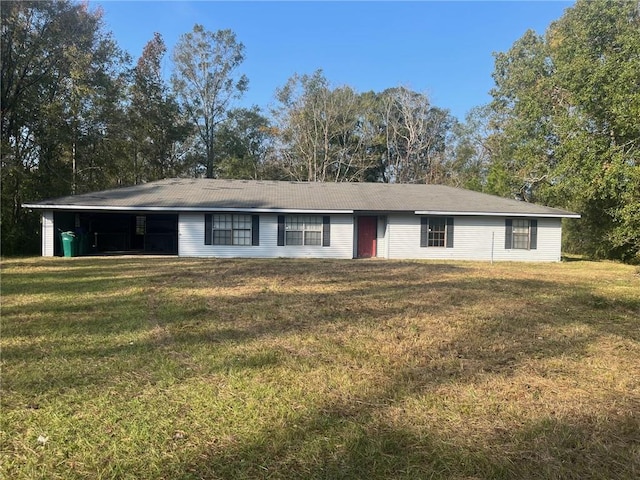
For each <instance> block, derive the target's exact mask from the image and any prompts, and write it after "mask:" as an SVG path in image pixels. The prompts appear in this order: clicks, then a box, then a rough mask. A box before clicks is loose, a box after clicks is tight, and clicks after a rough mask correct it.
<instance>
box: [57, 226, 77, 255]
mask: <svg viewBox="0 0 640 480" xmlns="http://www.w3.org/2000/svg"><path fill="white" fill-rule="evenodd" d="M60 237H61V238H62V251H63V253H64V256H65V257H75V256H77V255H78V242H77V237H76V234H75V233H73V232H62V233H61V234H60Z"/></svg>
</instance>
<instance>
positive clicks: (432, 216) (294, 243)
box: [24, 179, 580, 262]
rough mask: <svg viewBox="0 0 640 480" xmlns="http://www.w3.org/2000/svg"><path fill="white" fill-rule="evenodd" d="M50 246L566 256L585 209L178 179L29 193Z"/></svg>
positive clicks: (427, 193)
mask: <svg viewBox="0 0 640 480" xmlns="http://www.w3.org/2000/svg"><path fill="white" fill-rule="evenodd" d="M24 207H26V208H30V209H37V210H39V211H41V215H42V255H44V256H54V255H60V254H61V253H62V248H61V242H60V235H59V232H61V231H69V230H71V231H75V232H76V234H78V237H79V238H80V239H81V240H80V241H79V242H80V243H81V245H80V254H86V255H91V254H109V253H111V254H117V253H153V254H167V255H179V256H181V257H262V258H277V257H315V258H367V257H379V258H389V259H451V260H487V261H489V260H491V261H493V260H495V261H504V260H513V261H536V262H557V261H560V248H561V236H562V235H561V233H562V225H561V220H562V219H563V218H580V215H578V214H575V213H572V212H568V211H565V210H559V209H556V208H549V207H545V206H540V205H535V204H531V203H526V202H521V201H517V200H511V199H505V198H501V197H496V196H493V195H486V194H483V193H478V192H474V191H469V190H463V189H459V188H453V187H447V186H443V185H417V184H409V185H408V184H382V183H306V182H277V181H254V180H217V179H215V180H214V179H169V180H160V181H157V182H151V183H146V184H143V185H136V186H133V187H126V188H117V189H113V190H106V191H102V192H96V193H87V194H83V195H74V196H69V197H62V198H56V199H52V200H44V201H41V202H34V203H28V204H25V205H24Z"/></svg>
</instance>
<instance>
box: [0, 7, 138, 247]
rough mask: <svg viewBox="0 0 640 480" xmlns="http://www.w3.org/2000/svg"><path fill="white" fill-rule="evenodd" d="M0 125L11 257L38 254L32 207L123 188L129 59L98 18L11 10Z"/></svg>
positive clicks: (63, 10) (5, 235)
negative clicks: (32, 203) (34, 202)
mask: <svg viewBox="0 0 640 480" xmlns="http://www.w3.org/2000/svg"><path fill="white" fill-rule="evenodd" d="M1 15H2V42H1V44H2V47H1V48H2V51H1V54H0V70H1V75H2V77H1V81H0V89H1V99H0V101H1V105H2V115H1V121H0V125H1V127H0V131H1V134H0V135H1V138H0V141H1V145H0V159H1V164H2V169H1V170H2V174H1V175H2V202H1V203H2V207H1V208H2V210H1V211H2V215H1V218H2V248H3V253H5V254H10V253H13V252H28V251H37V249H38V234H37V232H38V231H39V225H38V219H37V216H35V215H33V214H29V213H28V212H26V211H25V210H23V209H22V208H21V205H22V203H23V202H24V201H27V200H39V199H42V198H46V197H54V196H59V195H66V194H71V193H80V192H84V191H88V190H95V189H99V188H104V187H106V186H111V185H112V184H113V182H114V181H117V178H118V175H119V172H120V171H121V167H120V165H118V163H117V162H118V159H119V158H120V155H119V149H120V148H121V147H122V138H123V137H122V136H121V133H122V131H121V125H123V123H124V122H123V118H124V116H123V111H122V108H120V105H122V103H123V102H122V100H123V95H124V91H125V90H124V86H125V84H126V83H125V82H126V79H125V77H124V76H123V70H122V68H121V66H122V65H123V62H124V60H125V58H124V56H123V55H122V53H121V52H120V50H119V49H118V48H117V46H116V44H115V43H114V42H113V40H112V39H111V38H110V35H109V34H108V33H106V32H104V30H103V25H102V17H101V12H100V11H90V10H89V9H88V7H87V6H86V5H85V4H77V3H74V2H70V1H65V0H61V1H42V2H40V1H39V2H5V3H3V5H2V9H1Z"/></svg>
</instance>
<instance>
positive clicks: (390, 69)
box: [90, 0, 573, 119]
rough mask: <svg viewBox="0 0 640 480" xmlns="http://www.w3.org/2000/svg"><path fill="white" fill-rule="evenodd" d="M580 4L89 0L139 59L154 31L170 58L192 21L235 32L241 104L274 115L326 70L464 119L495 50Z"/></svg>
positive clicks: (485, 82)
mask: <svg viewBox="0 0 640 480" xmlns="http://www.w3.org/2000/svg"><path fill="white" fill-rule="evenodd" d="M572 4H573V2H566V1H541V0H538V1H529V2H519V1H499V2H484V1H467V2H462V1H439V2H437V1H422V2H417V1H414V2H359V1H352V2H267V1H258V2H242V1H235V2H231V1H228V2H212V1H193V2H188V1H181V2H178V1H173V2H172V1H111V0H103V1H91V2H90V6H92V7H93V8H95V7H98V6H100V7H101V8H102V9H103V11H104V21H105V26H106V29H107V30H110V31H111V32H113V35H114V38H115V40H116V41H117V42H118V44H119V45H120V47H122V48H123V49H124V50H126V51H127V52H129V53H130V54H131V56H132V57H133V59H134V62H135V60H136V59H137V58H138V57H139V56H140V54H141V53H142V48H143V47H144V45H145V44H146V43H147V42H148V41H149V40H150V39H151V38H152V37H153V33H154V32H159V33H160V34H162V36H163V38H164V40H165V43H166V44H167V48H168V53H167V56H166V58H165V69H166V72H165V73H166V74H167V76H168V75H169V74H170V71H171V62H170V54H171V50H172V48H173V46H174V45H175V43H176V42H177V40H178V38H179V37H180V35H182V34H184V33H186V32H189V31H191V29H192V28H193V25H194V24H195V23H200V24H202V25H204V27H205V28H206V29H208V30H212V31H214V30H219V29H231V30H233V31H234V32H235V33H236V35H237V39H238V40H239V41H240V42H242V43H243V44H244V45H245V53H246V59H245V61H244V63H243V65H242V68H241V71H242V73H245V74H246V75H247V77H248V78H249V90H248V92H247V93H246V94H245V96H244V98H243V100H242V101H240V102H239V104H238V106H250V105H258V106H259V107H261V108H262V109H263V111H265V113H266V112H268V109H269V107H270V106H272V105H273V104H274V93H275V90H276V88H278V87H281V86H283V85H284V84H285V83H286V81H287V80H288V79H289V78H290V77H291V76H292V75H293V74H294V73H299V74H305V73H313V72H314V71H315V70H317V69H319V68H321V69H322V70H323V71H324V74H325V76H326V77H327V79H328V80H329V81H330V82H331V84H332V85H333V86H340V85H350V86H351V87H353V88H354V89H355V90H356V91H358V92H365V91H369V90H373V91H376V92H380V91H382V90H384V89H386V88H390V87H395V86H399V85H403V86H406V87H409V88H411V89H413V90H415V91H419V92H422V93H426V94H427V95H428V96H429V98H430V99H431V102H432V103H433V104H434V105H436V106H438V107H441V108H448V109H449V110H450V111H451V113H453V114H454V115H455V116H457V117H458V118H460V119H463V117H464V115H465V114H466V113H467V112H468V110H469V109H471V108H472V107H474V106H477V105H481V104H484V103H486V102H488V101H489V100H490V97H489V94H488V92H489V90H490V89H491V88H492V87H493V79H492V78H491V73H492V71H493V56H492V52H498V51H506V50H508V49H509V48H510V47H511V45H512V44H513V42H514V41H516V40H517V39H518V38H520V37H521V36H522V35H523V34H524V32H525V31H526V30H527V29H533V30H535V31H536V32H538V33H540V34H542V33H544V32H545V30H546V29H547V27H548V26H549V24H550V23H551V22H552V21H554V20H557V19H558V18H560V17H561V16H562V13H563V12H564V10H565V9H566V8H568V7H570V6H571V5H572Z"/></svg>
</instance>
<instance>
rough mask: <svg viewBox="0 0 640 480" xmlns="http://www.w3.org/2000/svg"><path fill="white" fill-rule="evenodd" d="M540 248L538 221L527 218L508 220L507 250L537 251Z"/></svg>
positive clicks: (506, 225)
mask: <svg viewBox="0 0 640 480" xmlns="http://www.w3.org/2000/svg"><path fill="white" fill-rule="evenodd" d="M537 247H538V221H537V220H529V219H525V218H514V219H510V218H508V219H507V220H506V221H505V244H504V248H506V249H507V250H509V249H514V250H535V249H536V248H537Z"/></svg>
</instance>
